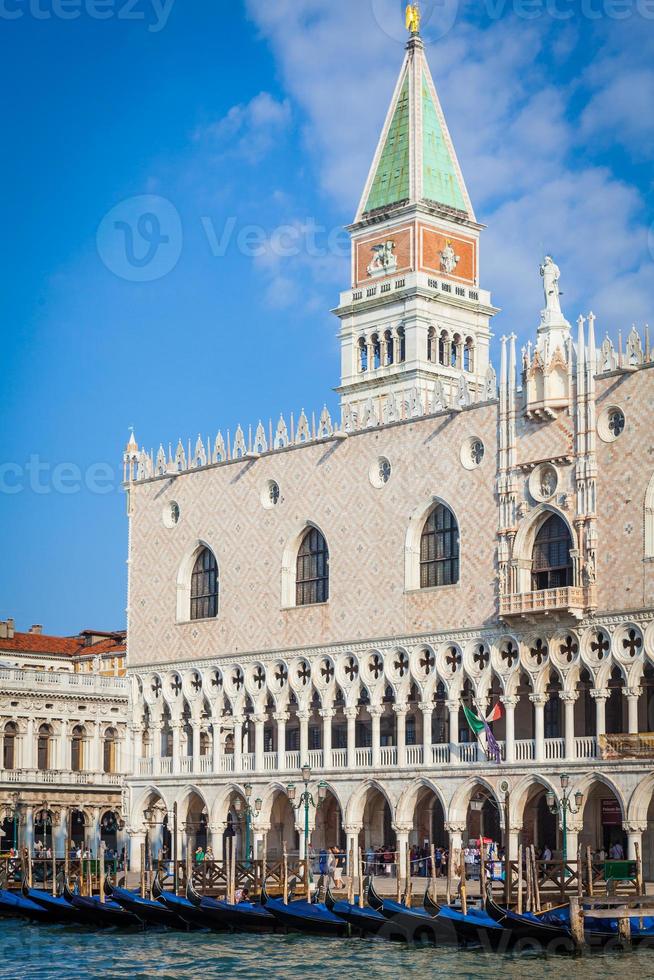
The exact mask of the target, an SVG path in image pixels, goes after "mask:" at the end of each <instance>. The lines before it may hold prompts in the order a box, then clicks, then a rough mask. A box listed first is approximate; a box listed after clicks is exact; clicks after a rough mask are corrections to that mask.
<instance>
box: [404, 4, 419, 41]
mask: <svg viewBox="0 0 654 980" xmlns="http://www.w3.org/2000/svg"><path fill="white" fill-rule="evenodd" d="M406 29H407V31H409V32H410V33H411V34H418V33H419V32H420V6H419V4H417V3H409V4H407V8H406Z"/></svg>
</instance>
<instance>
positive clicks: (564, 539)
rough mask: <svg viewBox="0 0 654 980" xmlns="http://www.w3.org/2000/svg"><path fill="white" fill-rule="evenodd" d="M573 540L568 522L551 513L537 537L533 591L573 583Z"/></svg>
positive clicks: (562, 586) (564, 586)
mask: <svg viewBox="0 0 654 980" xmlns="http://www.w3.org/2000/svg"><path fill="white" fill-rule="evenodd" d="M571 551H572V537H571V535H570V530H569V528H568V526H567V525H566V523H565V521H563V519H562V518H561V517H559V516H558V514H552V516H551V517H548V519H547V520H546V521H545V523H544V524H543V526H542V527H541V529H540V531H539V532H538V534H537V535H536V540H535V542H534V554H533V563H532V572H531V578H532V589H533V590H534V592H540V591H541V590H543V589H560V588H566V587H567V586H570V585H572V584H573V571H572V557H571V554H570V552H571Z"/></svg>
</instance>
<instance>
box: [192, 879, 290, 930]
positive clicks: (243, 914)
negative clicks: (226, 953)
mask: <svg viewBox="0 0 654 980" xmlns="http://www.w3.org/2000/svg"><path fill="white" fill-rule="evenodd" d="M186 898H187V900H188V901H189V902H190V903H191V904H192V905H193V906H194V907H195V908H196V909H198V910H199V912H200V914H201V915H202V916H204V917H205V919H206V921H207V923H208V925H209V928H210V929H218V930H222V931H224V930H230V931H232V932H275V931H276V930H278V929H279V920H278V919H277V918H276V917H275V916H274V915H273V913H272V912H271V911H270V910H269V909H267V908H265V907H264V906H263V905H261V904H259V903H258V902H236V903H234V904H232V903H231V902H223V901H220V900H219V899H216V898H209V897H207V896H205V895H200V894H199V893H198V892H196V890H195V889H194V888H193V884H192V883H191V882H190V881H189V883H188V884H187V886H186Z"/></svg>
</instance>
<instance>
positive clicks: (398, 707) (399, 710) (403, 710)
mask: <svg viewBox="0 0 654 980" xmlns="http://www.w3.org/2000/svg"><path fill="white" fill-rule="evenodd" d="M393 711H394V712H395V714H396V715H407V714H408V713H409V705H408V704H394V705H393Z"/></svg>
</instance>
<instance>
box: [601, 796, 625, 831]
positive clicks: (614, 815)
mask: <svg viewBox="0 0 654 980" xmlns="http://www.w3.org/2000/svg"><path fill="white" fill-rule="evenodd" d="M602 826H603V827H621V826H622V810H621V809H620V804H619V803H618V801H617V800H602Z"/></svg>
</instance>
